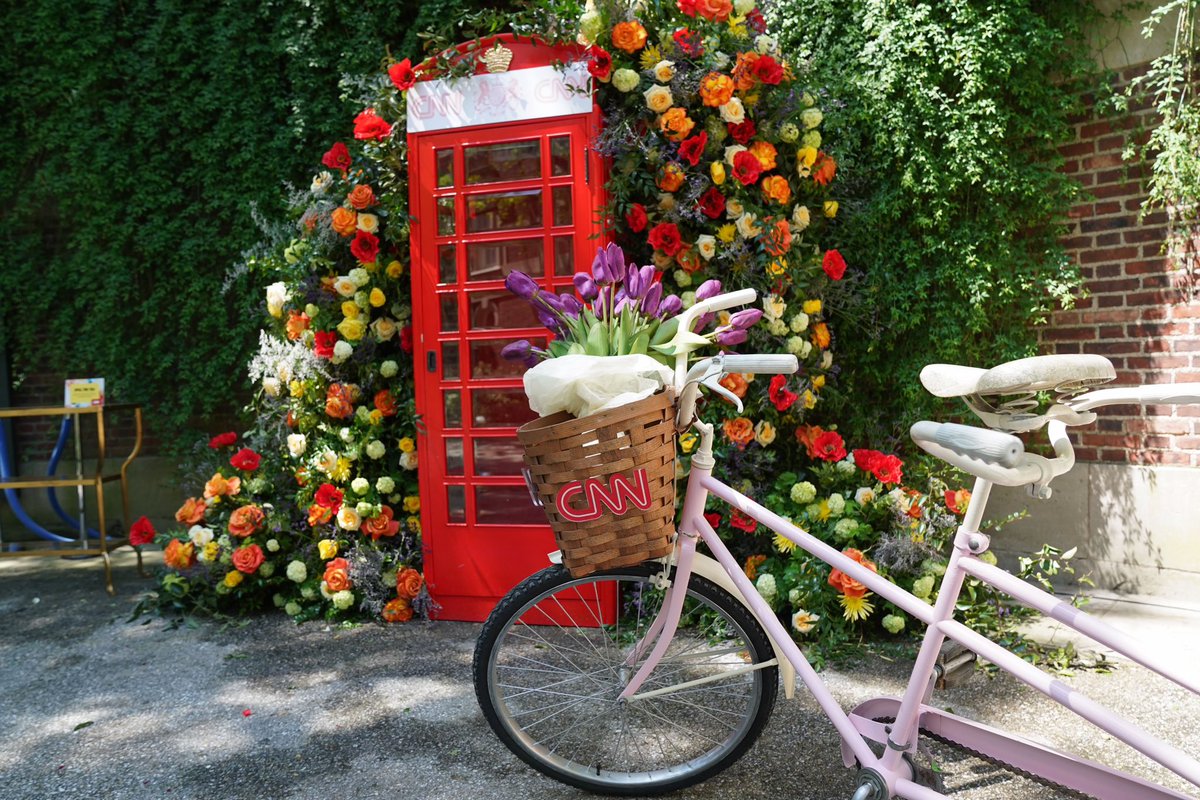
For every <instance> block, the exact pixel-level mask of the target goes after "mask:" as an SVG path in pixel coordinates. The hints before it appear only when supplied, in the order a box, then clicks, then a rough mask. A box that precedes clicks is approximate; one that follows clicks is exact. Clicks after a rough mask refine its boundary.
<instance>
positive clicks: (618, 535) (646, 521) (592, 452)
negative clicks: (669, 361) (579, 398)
mask: <svg viewBox="0 0 1200 800" xmlns="http://www.w3.org/2000/svg"><path fill="white" fill-rule="evenodd" d="M517 438H518V439H519V440H520V441H521V444H523V445H524V446H525V464H526V465H527V467H528V471H529V474H528V477H529V479H530V488H531V490H533V491H536V493H537V497H538V499H539V500H541V502H542V505H543V506H544V507H545V510H546V516H547V517H548V518H549V520H550V527H552V528H553V529H554V536H555V539H556V540H557V542H558V546H559V549H561V550H562V553H563V564H564V565H565V566H566V568H567V569H568V570H569V571H570V572H571V574H572V575H574V576H575V577H581V576H583V575H588V574H590V573H592V572H596V571H597V570H603V569H612V568H614V567H626V566H631V565H633V564H638V563H641V562H642V561H646V560H647V559H651V558H659V557H661V556H665V555H667V554H668V553H670V552H671V549H672V547H673V537H674V535H675V404H674V397H673V395H672V394H671V393H670V392H668V391H661V392H659V393H657V394H654V395H651V396H650V397H648V398H646V399H645V400H638V401H637V402H634V403H630V404H628V405H624V406H619V407H618V408H614V409H610V410H608V411H601V412H599V413H597V414H592V415H590V416H587V417H581V418H579V419H576V418H575V417H572V416H571V415H570V414H567V413H565V412H560V413H558V414H554V415H552V416H549V417H543V418H541V419H538V420H534V421H533V422H530V423H529V424H527V425H525V426H524V427H522V428H521V429H520V430H518V431H517Z"/></svg>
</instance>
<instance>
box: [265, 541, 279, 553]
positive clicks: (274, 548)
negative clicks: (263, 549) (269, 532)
mask: <svg viewBox="0 0 1200 800" xmlns="http://www.w3.org/2000/svg"><path fill="white" fill-rule="evenodd" d="M267 551H268V552H270V553H278V552H279V540H278V539H267Z"/></svg>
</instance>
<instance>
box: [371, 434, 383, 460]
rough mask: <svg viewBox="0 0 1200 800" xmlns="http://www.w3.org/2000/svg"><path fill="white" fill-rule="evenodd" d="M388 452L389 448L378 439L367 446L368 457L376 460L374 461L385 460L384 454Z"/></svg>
mask: <svg viewBox="0 0 1200 800" xmlns="http://www.w3.org/2000/svg"><path fill="white" fill-rule="evenodd" d="M386 452H387V448H386V447H384V446H383V442H381V441H379V440H378V439H376V440H375V441H373V442H371V443H370V444H368V445H367V455H368V456H369V457H370V458H374V459H380V458H383V454H384V453H386Z"/></svg>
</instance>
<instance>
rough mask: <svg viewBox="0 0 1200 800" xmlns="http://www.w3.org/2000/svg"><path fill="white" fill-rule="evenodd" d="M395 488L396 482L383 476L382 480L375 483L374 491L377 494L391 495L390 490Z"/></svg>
mask: <svg viewBox="0 0 1200 800" xmlns="http://www.w3.org/2000/svg"><path fill="white" fill-rule="evenodd" d="M395 488H396V482H395V481H394V480H392V479H391V478H389V477H388V476H387V475H384V476H383V477H382V478H380V479H379V480H377V481H375V491H377V492H379V493H380V494H391V493H392V490H393V489H395Z"/></svg>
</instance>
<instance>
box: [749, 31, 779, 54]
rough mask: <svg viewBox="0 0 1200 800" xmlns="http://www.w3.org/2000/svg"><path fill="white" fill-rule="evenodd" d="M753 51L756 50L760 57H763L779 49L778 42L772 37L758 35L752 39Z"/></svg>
mask: <svg viewBox="0 0 1200 800" xmlns="http://www.w3.org/2000/svg"><path fill="white" fill-rule="evenodd" d="M754 49H755V50H757V51H758V52H759V54H760V55H764V56H765V55H766V54H767V53H774V52H775V51H776V50H778V49H779V40H778V39H776V38H775V37H774V36H768V35H766V34H765V33H764V34H760V35H758V36H755V37H754Z"/></svg>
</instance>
